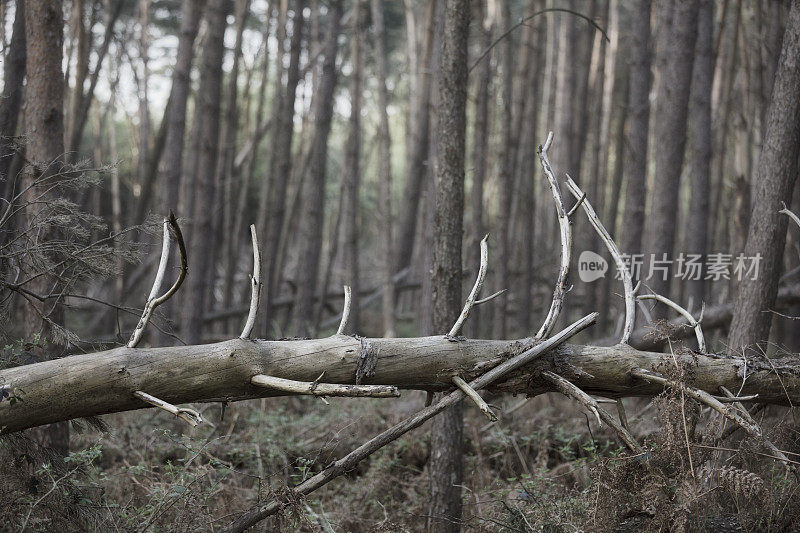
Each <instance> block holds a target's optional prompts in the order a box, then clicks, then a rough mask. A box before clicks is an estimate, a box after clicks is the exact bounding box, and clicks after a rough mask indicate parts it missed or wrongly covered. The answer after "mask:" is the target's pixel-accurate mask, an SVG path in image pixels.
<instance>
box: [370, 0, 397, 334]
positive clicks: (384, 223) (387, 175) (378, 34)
mask: <svg viewBox="0 0 800 533" xmlns="http://www.w3.org/2000/svg"><path fill="white" fill-rule="evenodd" d="M371 7H372V24H373V27H374V28H375V69H376V71H377V75H378V114H379V117H378V172H379V176H378V203H379V205H380V209H379V213H378V221H379V223H380V240H381V307H382V318H383V332H384V333H383V335H384V337H394V336H395V335H396V328H397V323H396V320H395V314H394V306H395V293H394V283H393V281H392V277H393V276H392V251H393V248H392V242H393V239H392V152H391V147H392V142H391V137H390V133H389V113H388V111H387V109H388V107H389V91H388V90H387V88H386V77H387V68H386V28H385V27H384V25H383V6H382V2H381V0H371Z"/></svg>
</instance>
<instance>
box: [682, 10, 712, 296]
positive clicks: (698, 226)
mask: <svg viewBox="0 0 800 533" xmlns="http://www.w3.org/2000/svg"><path fill="white" fill-rule="evenodd" d="M713 40H714V4H713V2H712V0H701V1H700V11H699V12H698V18H697V44H696V49H695V59H694V72H693V73H692V93H691V94H692V102H691V106H692V113H691V116H690V122H689V129H690V134H691V148H692V149H691V151H690V160H689V169H690V177H691V203H690V207H689V229H688V232H687V241H686V248H687V252H688V253H690V254H698V255H700V256H701V264H704V263H705V254H707V253H708V217H709V203H710V194H711V190H710V171H711V84H712V81H713V79H714V56H713V49H712V45H713ZM697 278H698V279H692V280H689V281H688V282H687V284H686V292H687V293H686V299H687V300H688V301H691V302H692V304H691V308H692V309H700V306H701V302H703V300H704V298H705V281H704V278H705V272H701V275H700V276H698V277H697Z"/></svg>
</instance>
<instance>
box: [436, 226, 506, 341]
mask: <svg viewBox="0 0 800 533" xmlns="http://www.w3.org/2000/svg"><path fill="white" fill-rule="evenodd" d="M488 240H489V235H488V234H487V235H486V236H485V237H484V238H483V239H481V264H480V267H479V268H478V277H477V278H475V285H473V286H472V290H471V291H470V292H469V296H467V301H466V302H465V303H464V308H463V309H462V310H461V314H460V315H458V320H456V323H455V324H453V327H452V328H450V331H449V332H448V333H447V336H448V337H455V336H456V335H458V332H459V331H461V326H463V325H464V322H465V321H466V320H467V317H468V316H469V312H470V311H472V308H473V307H474V306H476V305H478V304H480V303H484V302H487V301H489V300H491V299H492V298H494V297H495V296H497V295H498V294H501V293H499V292H498V293H495V294H493V295H492V296H490V297H489V298H487V299H485V300H478V299H477V298H478V295H479V294H480V293H481V289H482V288H483V281H484V280H485V279H486V271H487V270H488V268H489V245H488V244H487V241H488Z"/></svg>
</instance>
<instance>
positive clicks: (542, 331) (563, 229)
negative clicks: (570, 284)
mask: <svg viewBox="0 0 800 533" xmlns="http://www.w3.org/2000/svg"><path fill="white" fill-rule="evenodd" d="M552 143H553V132H552V131H551V132H550V133H549V134H548V135H547V140H546V141H545V143H544V145H543V146H540V147H539V161H540V162H541V164H542V169H543V170H544V175H545V177H546V178H547V183H548V184H549V186H550V192H551V193H552V195H553V201H554V202H555V205H556V215H557V216H558V227H559V232H560V236H561V266H560V268H559V271H558V279H557V280H556V287H555V290H554V291H553V301H552V303H551V304H550V310H549V311H548V312H547V317H545V319H544V322H543V323H542V327H541V328H539V331H538V332H537V333H536V336H535V337H534V338H535V339H544V338H546V337H547V336H548V335H550V333H552V331H553V328H555V326H556V320H557V319H558V315H559V314H560V313H561V308H562V307H563V305H564V295H565V294H566V293H567V287H566V285H567V275H568V274H569V264H570V258H571V255H572V223H571V222H570V220H569V217H568V216H567V210H566V208H565V207H564V199H563V198H562V197H561V189H560V188H559V186H558V180H556V177H555V175H554V174H553V169H552V167H551V166H550V160H549V159H548V157H547V150H548V149H549V148H550V145H551V144H552Z"/></svg>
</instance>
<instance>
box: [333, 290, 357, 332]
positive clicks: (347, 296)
mask: <svg viewBox="0 0 800 533" xmlns="http://www.w3.org/2000/svg"><path fill="white" fill-rule="evenodd" d="M352 300H353V291H352V289H350V285H345V286H344V309H343V310H342V320H341V321H340V322H339V329H337V330H336V334H337V335H342V334H344V328H346V327H347V321H348V320H349V319H350V305H351V302H352Z"/></svg>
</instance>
